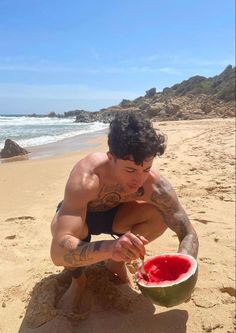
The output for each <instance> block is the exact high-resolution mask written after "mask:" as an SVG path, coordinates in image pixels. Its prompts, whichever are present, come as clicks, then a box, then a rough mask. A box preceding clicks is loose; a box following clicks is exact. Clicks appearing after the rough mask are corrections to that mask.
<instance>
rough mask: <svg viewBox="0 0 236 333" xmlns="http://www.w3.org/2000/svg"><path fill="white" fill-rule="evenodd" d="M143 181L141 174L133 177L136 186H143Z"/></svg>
mask: <svg viewBox="0 0 236 333" xmlns="http://www.w3.org/2000/svg"><path fill="white" fill-rule="evenodd" d="M143 181H144V175H143V173H138V174H136V175H135V182H136V183H137V185H140V186H141V185H143Z"/></svg>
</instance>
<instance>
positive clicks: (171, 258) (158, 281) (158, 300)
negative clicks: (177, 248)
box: [135, 253, 198, 307]
mask: <svg viewBox="0 0 236 333" xmlns="http://www.w3.org/2000/svg"><path fill="white" fill-rule="evenodd" d="M144 269H145V272H146V274H142V269H141V265H140V266H139V267H138V270H137V272H136V274H135V278H136V282H137V285H138V287H139V289H140V290H141V292H142V293H143V295H145V296H147V297H148V298H149V299H151V301H152V302H153V303H155V304H157V305H161V306H165V307H172V306H176V305H179V304H181V303H183V302H184V301H186V300H187V299H189V298H190V296H191V293H192V291H193V288H194V286H195V284H196V282H197V274H198V265H197V261H196V260H195V259H194V258H193V257H192V256H190V255H187V254H182V253H166V254H161V255H159V256H155V257H152V258H150V259H148V260H146V261H145V262H144Z"/></svg>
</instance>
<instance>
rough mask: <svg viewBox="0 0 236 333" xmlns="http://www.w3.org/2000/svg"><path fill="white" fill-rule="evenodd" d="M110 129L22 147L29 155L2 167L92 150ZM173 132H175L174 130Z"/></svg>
mask: <svg viewBox="0 0 236 333" xmlns="http://www.w3.org/2000/svg"><path fill="white" fill-rule="evenodd" d="M233 119H234V118H211V119H208V118H204V119H195V120H189V119H188V120H177V121H176V120H168V121H159V122H158V121H153V126H154V128H155V129H159V127H160V129H161V130H162V127H164V126H167V127H168V124H169V125H170V126H171V125H173V124H176V126H178V125H181V124H190V123H191V124H196V125H197V124H198V123H205V122H209V120H210V121H211V122H219V121H226V120H229V121H231V120H233ZM108 130H109V129H108V128H105V129H102V130H99V131H95V132H89V133H83V134H79V135H76V136H73V137H70V138H65V139H63V140H59V141H56V142H52V143H47V144H43V145H38V146H29V147H22V148H25V149H27V150H28V151H29V154H27V155H19V156H14V157H10V158H0V165H1V164H5V163H12V162H18V161H27V160H38V159H44V158H52V157H56V156H62V155H67V154H73V153H76V152H77V153H80V152H82V151H84V150H86V149H89V150H90V148H96V147H97V146H99V145H100V144H101V143H100V141H101V140H100V139H102V138H104V137H107V133H108ZM171 131H174V129H172V130H171ZM163 132H165V128H164V129H163Z"/></svg>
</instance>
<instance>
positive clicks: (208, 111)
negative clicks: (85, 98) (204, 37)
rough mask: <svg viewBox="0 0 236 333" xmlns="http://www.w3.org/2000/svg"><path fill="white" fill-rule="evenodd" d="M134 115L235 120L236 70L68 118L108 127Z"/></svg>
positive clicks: (164, 119)
mask: <svg viewBox="0 0 236 333" xmlns="http://www.w3.org/2000/svg"><path fill="white" fill-rule="evenodd" d="M127 111H134V112H140V113H142V114H145V115H146V116H147V117H148V118H150V119H152V120H156V121H166V120H179V119H203V118H215V117H223V118H226V117H234V116H235V67H234V68H233V67H232V66H231V65H229V66H227V67H226V69H225V70H224V71H223V72H222V73H221V74H220V75H216V76H214V77H212V78H205V77H204V76H194V77H191V78H190V79H188V80H185V81H183V82H181V83H179V84H175V85H174V86H172V87H170V88H165V89H163V91H162V92H156V88H151V89H149V90H147V91H146V94H145V96H140V97H138V98H136V99H135V100H133V101H130V100H128V99H123V100H122V101H121V103H120V104H119V105H116V106H111V107H108V108H105V109H101V110H100V111H97V112H88V111H84V110H75V111H70V112H66V113H65V116H69V115H70V116H72V115H73V116H76V122H93V121H101V122H105V123H108V122H110V121H111V119H112V118H113V117H114V116H115V114H116V113H117V112H127Z"/></svg>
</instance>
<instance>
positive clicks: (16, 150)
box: [0, 139, 29, 158]
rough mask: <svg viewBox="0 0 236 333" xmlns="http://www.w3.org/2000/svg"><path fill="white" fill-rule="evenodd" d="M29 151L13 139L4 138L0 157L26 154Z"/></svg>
mask: <svg viewBox="0 0 236 333" xmlns="http://www.w3.org/2000/svg"><path fill="white" fill-rule="evenodd" d="M28 153H29V152H28V151H27V150H26V149H24V148H22V147H20V146H19V145H18V144H17V143H16V142H15V141H12V140H11V139H6V140H5V144H4V148H3V149H2V150H1V152H0V158H9V157H14V156H19V155H26V154H28Z"/></svg>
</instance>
